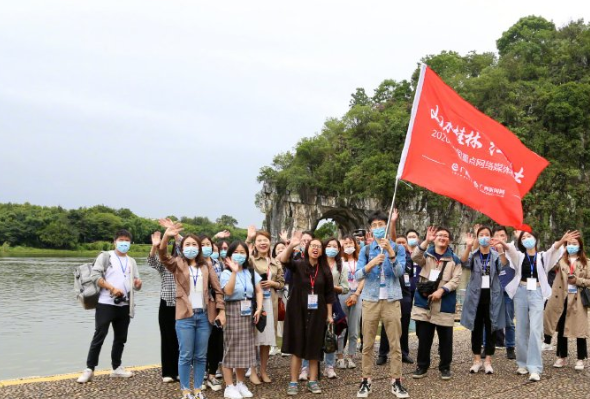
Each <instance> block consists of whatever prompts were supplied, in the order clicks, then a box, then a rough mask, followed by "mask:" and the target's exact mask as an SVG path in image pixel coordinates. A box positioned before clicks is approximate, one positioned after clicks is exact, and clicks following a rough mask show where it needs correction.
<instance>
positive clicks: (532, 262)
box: [526, 254, 537, 278]
mask: <svg viewBox="0 0 590 399" xmlns="http://www.w3.org/2000/svg"><path fill="white" fill-rule="evenodd" d="M526 257H527V258H529V263H530V264H531V278H533V271H534V266H536V265H537V254H535V256H533V260H531V257H530V256H529V254H526Z"/></svg>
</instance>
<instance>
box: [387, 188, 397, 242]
mask: <svg viewBox="0 0 590 399" xmlns="http://www.w3.org/2000/svg"><path fill="white" fill-rule="evenodd" d="M398 183H399V178H396V179H395V188H394V189H393V198H392V199H391V208H389V217H388V218H387V226H385V238H388V234H389V225H390V223H391V215H392V214H393V208H394V206H395V195H396V194H397V185H398Z"/></svg>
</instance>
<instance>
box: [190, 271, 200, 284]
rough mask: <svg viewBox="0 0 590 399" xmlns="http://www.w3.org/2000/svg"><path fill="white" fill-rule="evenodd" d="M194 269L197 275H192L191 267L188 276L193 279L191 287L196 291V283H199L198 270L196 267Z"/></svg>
mask: <svg viewBox="0 0 590 399" xmlns="http://www.w3.org/2000/svg"><path fill="white" fill-rule="evenodd" d="M195 269H196V270H197V273H196V274H193V273H192V271H193V268H192V267H191V268H190V271H191V273H190V274H191V277H192V278H193V285H194V287H195V290H196V289H197V281H199V269H197V268H196V267H195Z"/></svg>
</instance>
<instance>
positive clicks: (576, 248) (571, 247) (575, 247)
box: [565, 245, 580, 255]
mask: <svg viewBox="0 0 590 399" xmlns="http://www.w3.org/2000/svg"><path fill="white" fill-rule="evenodd" d="M565 249H567V253H568V254H570V255H573V254H577V253H578V251H579V250H580V246H579V245H567V246H566V247H565Z"/></svg>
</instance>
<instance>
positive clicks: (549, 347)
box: [541, 342, 555, 352]
mask: <svg viewBox="0 0 590 399" xmlns="http://www.w3.org/2000/svg"><path fill="white" fill-rule="evenodd" d="M552 350H555V347H554V346H553V345H551V344H546V343H545V342H543V345H541V351H543V352H545V351H552Z"/></svg>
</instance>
